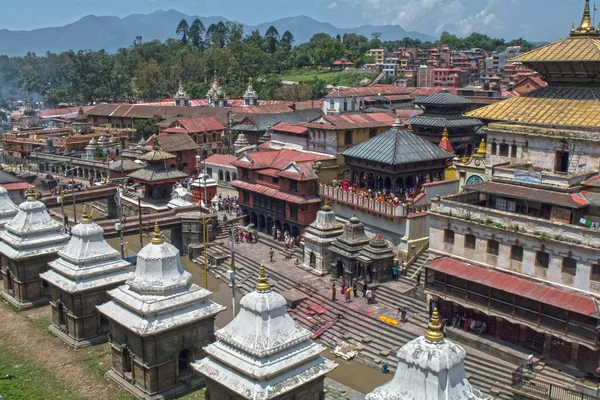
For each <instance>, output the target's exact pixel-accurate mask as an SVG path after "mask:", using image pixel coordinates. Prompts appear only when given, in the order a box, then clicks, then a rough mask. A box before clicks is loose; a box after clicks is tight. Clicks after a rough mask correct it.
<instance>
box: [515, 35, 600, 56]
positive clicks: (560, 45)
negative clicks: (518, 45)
mask: <svg viewBox="0 0 600 400" xmlns="http://www.w3.org/2000/svg"><path fill="white" fill-rule="evenodd" d="M511 61H513V62H522V63H529V62H559V61H569V62H577V61H600V37H598V36H570V37H568V38H565V39H562V40H559V41H557V42H554V43H550V44H547V45H545V46H542V47H539V48H537V49H535V50H532V51H529V52H527V53H525V54H522V55H520V56H518V57H515V58H513V59H511Z"/></svg>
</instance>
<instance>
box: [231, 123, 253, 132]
mask: <svg viewBox="0 0 600 400" xmlns="http://www.w3.org/2000/svg"><path fill="white" fill-rule="evenodd" d="M231 130H232V131H252V132H258V127H256V126H254V125H250V124H237V125H234V126H232V127H231Z"/></svg>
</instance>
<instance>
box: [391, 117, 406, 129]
mask: <svg viewBox="0 0 600 400" xmlns="http://www.w3.org/2000/svg"><path fill="white" fill-rule="evenodd" d="M403 127H404V124H403V123H402V118H400V115H397V114H396V119H394V123H393V124H392V128H395V129H401V128H403Z"/></svg>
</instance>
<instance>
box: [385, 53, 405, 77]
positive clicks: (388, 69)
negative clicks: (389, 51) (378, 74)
mask: <svg viewBox="0 0 600 400" xmlns="http://www.w3.org/2000/svg"><path fill="white" fill-rule="evenodd" d="M399 63H400V60H399V59H398V58H396V57H386V59H385V60H384V62H383V64H381V67H382V68H383V73H384V74H385V76H386V77H388V78H389V77H396V75H398V65H399Z"/></svg>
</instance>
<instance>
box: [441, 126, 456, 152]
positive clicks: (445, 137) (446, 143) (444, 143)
mask: <svg viewBox="0 0 600 400" xmlns="http://www.w3.org/2000/svg"><path fill="white" fill-rule="evenodd" d="M438 146H439V147H440V148H442V149H444V150H446V151H447V152H450V153H453V154H454V153H455V151H454V147H452V143H450V133H449V132H448V128H444V132H443V133H442V140H441V141H440V144H439V145H438Z"/></svg>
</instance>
